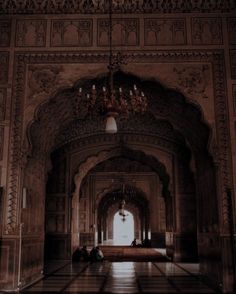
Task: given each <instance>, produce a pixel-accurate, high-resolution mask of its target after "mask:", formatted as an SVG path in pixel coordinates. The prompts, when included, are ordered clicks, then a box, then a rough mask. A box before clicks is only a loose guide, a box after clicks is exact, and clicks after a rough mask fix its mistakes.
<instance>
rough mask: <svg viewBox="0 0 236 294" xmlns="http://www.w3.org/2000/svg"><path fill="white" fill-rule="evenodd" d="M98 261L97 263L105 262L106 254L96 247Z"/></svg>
mask: <svg viewBox="0 0 236 294" xmlns="http://www.w3.org/2000/svg"><path fill="white" fill-rule="evenodd" d="M96 260H97V261H103V260H104V254H103V252H102V250H101V249H100V247H99V246H97V247H96Z"/></svg>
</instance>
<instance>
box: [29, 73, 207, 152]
mask: <svg viewBox="0 0 236 294" xmlns="http://www.w3.org/2000/svg"><path fill="white" fill-rule="evenodd" d="M115 80H116V81H118V83H120V84H122V85H124V88H125V87H126V88H128V89H129V88H130V87H132V86H133V84H136V85H137V87H138V88H141V89H143V91H145V94H146V96H147V97H148V110H147V113H146V114H144V115H135V116H130V118H129V120H128V121H127V120H126V119H125V118H123V117H121V118H120V119H119V120H118V125H119V129H120V131H121V132H122V130H125V132H131V133H137V134H138V133H140V134H146V133H148V134H155V135H158V136H159V137H162V138H165V139H166V140H170V141H174V142H180V143H181V144H182V145H183V142H184V139H183V138H185V140H187V141H188V142H189V145H190V146H191V148H192V149H193V150H194V151H201V152H202V151H204V153H205V152H206V146H207V144H208V139H209V129H208V127H207V125H206V124H205V123H204V122H203V121H202V120H203V117H202V113H201V111H200V109H199V108H198V106H196V105H193V104H191V103H189V102H187V101H186V99H185V97H184V96H183V95H182V94H181V93H179V92H177V91H175V90H172V89H167V88H164V87H163V86H162V85H160V84H158V83H157V82H156V81H149V80H140V79H139V78H137V77H136V76H133V75H130V74H125V73H122V72H119V73H117V74H116V76H115ZM103 81H104V77H99V78H97V79H93V80H89V81H79V82H78V83H76V84H75V86H74V87H72V88H68V89H66V90H63V91H61V92H59V93H57V94H56V96H54V97H52V98H51V99H50V100H49V101H48V102H46V103H44V104H43V105H42V106H40V107H39V109H38V111H37V112H36V117H35V121H34V122H33V123H32V124H31V126H30V127H29V132H28V134H29V141H30V143H31V145H32V151H33V155H38V154H49V153H51V152H52V150H53V149H56V148H58V147H59V146H62V145H63V144H66V143H68V142H70V141H73V140H75V139H78V138H82V137H85V136H88V135H89V136H91V135H94V134H99V133H100V134H103V133H104V131H103V130H104V122H103V117H102V116H101V113H100V112H99V109H98V108H96V107H95V108H94V111H93V112H92V113H88V112H86V109H84V107H83V105H82V104H80V103H79V104H78V105H79V107H77V111H75V101H76V93H77V92H78V89H79V87H80V86H83V88H85V89H86V88H89V87H90V86H91V84H93V83H94V84H97V85H103ZM98 90H99V89H98Z"/></svg>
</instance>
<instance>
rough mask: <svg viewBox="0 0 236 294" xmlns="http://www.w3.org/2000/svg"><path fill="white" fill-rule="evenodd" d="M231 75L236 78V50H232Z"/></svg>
mask: <svg viewBox="0 0 236 294" xmlns="http://www.w3.org/2000/svg"><path fill="white" fill-rule="evenodd" d="M230 67H231V77H232V79H236V50H230Z"/></svg>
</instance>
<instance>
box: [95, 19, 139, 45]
mask: <svg viewBox="0 0 236 294" xmlns="http://www.w3.org/2000/svg"><path fill="white" fill-rule="evenodd" d="M112 41H113V42H112V43H113V45H114V46H116V45H117V46H137V45H139V22H138V19H136V18H129V19H113V20H112ZM108 45H109V20H108V19H99V20H98V46H108Z"/></svg>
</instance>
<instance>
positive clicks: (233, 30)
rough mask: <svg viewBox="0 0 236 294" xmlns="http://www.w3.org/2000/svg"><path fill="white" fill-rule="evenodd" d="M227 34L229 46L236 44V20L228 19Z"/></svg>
mask: <svg viewBox="0 0 236 294" xmlns="http://www.w3.org/2000/svg"><path fill="white" fill-rule="evenodd" d="M228 33H229V43H230V44H231V45H235V44H236V18H229V19H228Z"/></svg>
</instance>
